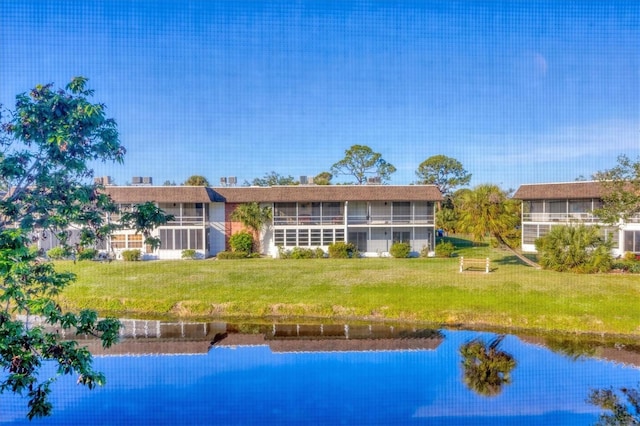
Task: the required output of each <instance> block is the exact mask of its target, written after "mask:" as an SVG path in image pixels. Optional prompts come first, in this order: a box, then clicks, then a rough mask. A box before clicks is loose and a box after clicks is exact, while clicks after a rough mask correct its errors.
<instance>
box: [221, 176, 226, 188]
mask: <svg viewBox="0 0 640 426" xmlns="http://www.w3.org/2000/svg"><path fill="white" fill-rule="evenodd" d="M220 186H227V178H226V177H224V176H223V177H221V178H220Z"/></svg>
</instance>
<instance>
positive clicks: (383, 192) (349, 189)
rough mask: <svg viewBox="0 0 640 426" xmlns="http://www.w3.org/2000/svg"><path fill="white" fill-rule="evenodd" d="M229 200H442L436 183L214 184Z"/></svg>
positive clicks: (236, 201)
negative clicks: (231, 186)
mask: <svg viewBox="0 0 640 426" xmlns="http://www.w3.org/2000/svg"><path fill="white" fill-rule="evenodd" d="M215 191H216V192H217V193H218V194H220V195H221V196H222V197H223V198H224V200H225V201H226V202H228V203H247V202H252V201H258V202H265V201H270V202H293V201H301V202H304V201H441V200H442V199H443V197H442V194H441V193H440V191H439V190H438V188H437V187H436V186H435V185H403V186H391V185H297V186H272V187H239V188H215Z"/></svg>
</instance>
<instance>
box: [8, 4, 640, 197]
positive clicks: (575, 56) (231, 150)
mask: <svg viewBox="0 0 640 426" xmlns="http://www.w3.org/2000/svg"><path fill="white" fill-rule="evenodd" d="M75 75H83V76H86V77H88V78H89V80H90V81H89V84H90V86H91V88H93V89H95V90H96V97H95V99H96V100H98V101H100V102H104V103H105V104H106V105H107V107H108V114H109V115H110V116H111V117H113V118H115V119H116V121H117V122H118V125H119V129H120V136H121V141H122V143H123V145H124V146H125V147H126V148H127V149H128V154H127V156H126V159H125V164H124V165H112V164H109V165H99V166H97V167H96V172H97V174H98V175H105V174H108V175H111V176H113V177H114V178H115V180H116V182H117V183H118V184H124V183H126V182H127V181H130V180H131V177H132V176H152V177H153V179H154V183H157V184H162V183H163V182H164V181H165V180H171V181H175V182H177V183H181V182H183V181H184V180H185V179H186V178H188V177H189V176H190V175H192V174H201V175H204V176H206V177H207V178H208V179H209V181H210V182H211V183H212V184H217V183H218V182H219V178H220V177H221V176H237V177H238V180H239V182H242V181H244V180H249V181H250V180H252V179H253V178H254V177H261V176H263V175H264V174H265V173H267V172H269V171H272V170H273V171H276V172H277V173H280V174H283V175H292V176H294V177H296V178H298V177H299V176H301V175H310V176H312V175H315V174H317V173H319V172H322V171H324V170H328V169H329V168H330V166H331V165H332V164H333V163H335V162H336V161H338V160H340V159H341V158H343V156H344V151H345V150H346V149H347V148H349V147H350V146H351V145H353V144H364V145H368V146H370V147H371V148H373V149H374V150H375V151H377V152H380V153H382V154H383V158H384V159H386V160H387V161H388V162H390V163H392V164H393V165H395V166H396V167H397V169H398V171H397V172H396V173H395V174H394V175H393V177H392V179H391V183H392V184H408V183H411V182H413V181H414V180H415V170H416V168H417V166H418V164H419V163H420V162H422V161H423V160H425V159H426V158H428V157H430V156H432V155H436V154H444V155H447V156H450V157H454V158H456V159H458V160H459V161H461V162H462V163H463V165H464V166H465V168H466V169H467V170H468V171H469V172H471V173H472V174H473V180H472V185H477V184H481V183H487V182H490V183H496V184H500V185H501V186H503V187H504V188H505V189H506V188H517V187H518V186H519V185H520V184H523V183H533V182H551V181H572V180H574V179H575V178H576V177H578V176H580V175H582V176H585V177H589V176H590V175H591V174H592V173H594V172H596V171H598V170H602V169H605V168H609V167H612V166H613V165H615V161H616V157H617V156H618V155H619V154H627V155H629V156H631V157H634V158H635V157H637V156H638V154H639V153H640V2H636V1H606V2H605V1H536V2H533V1H532V2H524V1H523V2H516V1H511V2H499V1H494V2H490V1H482V2H481V1H477V2H473V1H460V2H453V1H451V2H449V1H402V0H400V1H395V2H384V1H376V0H371V1H338V0H336V1H292V0H283V1H277V0H276V1H271V0H270V1H246V2H242V1H218V2H216V1H186V0H185V1H178V0H176V1H168V0H167V1H112V0H109V1H68V0H62V1H55V2H54V1H49V2H45V1H31V0H2V2H1V3H0V102H2V103H3V104H5V105H6V106H11V105H12V103H13V99H14V96H15V95H16V94H17V93H19V92H24V91H27V90H29V89H30V88H31V87H33V86H34V85H36V84H38V83H48V82H54V83H55V84H56V85H58V86H64V85H65V84H66V83H67V82H68V81H69V80H70V78H71V77H73V76H75ZM339 180H340V179H339Z"/></svg>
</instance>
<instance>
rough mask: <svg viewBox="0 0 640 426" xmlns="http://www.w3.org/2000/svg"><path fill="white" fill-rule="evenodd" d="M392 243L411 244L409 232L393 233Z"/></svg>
mask: <svg viewBox="0 0 640 426" xmlns="http://www.w3.org/2000/svg"><path fill="white" fill-rule="evenodd" d="M393 242H394V243H409V242H411V231H393Z"/></svg>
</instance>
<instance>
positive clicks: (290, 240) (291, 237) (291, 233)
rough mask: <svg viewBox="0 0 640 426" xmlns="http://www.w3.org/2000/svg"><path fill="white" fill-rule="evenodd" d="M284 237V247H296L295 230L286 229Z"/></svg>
mask: <svg viewBox="0 0 640 426" xmlns="http://www.w3.org/2000/svg"><path fill="white" fill-rule="evenodd" d="M285 236H286V242H285V245H286V246H289V247H293V246H296V245H298V243H297V238H296V230H295V229H287V230H286V234H285Z"/></svg>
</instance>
